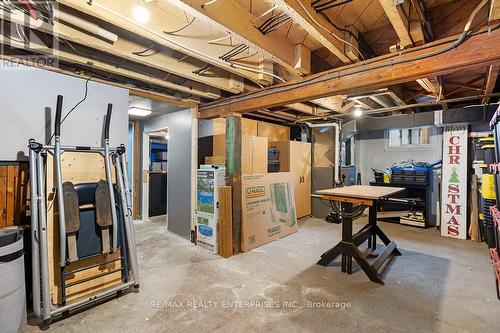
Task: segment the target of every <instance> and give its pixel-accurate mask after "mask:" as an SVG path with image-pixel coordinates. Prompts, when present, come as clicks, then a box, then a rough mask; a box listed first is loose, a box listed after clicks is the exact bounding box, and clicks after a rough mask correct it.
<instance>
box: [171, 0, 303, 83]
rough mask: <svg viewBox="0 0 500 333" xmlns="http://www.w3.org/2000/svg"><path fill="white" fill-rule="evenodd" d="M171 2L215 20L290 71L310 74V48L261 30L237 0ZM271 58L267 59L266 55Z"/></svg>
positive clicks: (180, 0)
mask: <svg viewBox="0 0 500 333" xmlns="http://www.w3.org/2000/svg"><path fill="white" fill-rule="evenodd" d="M167 1H168V2H170V3H171V4H173V5H175V6H177V7H179V8H182V9H184V10H186V11H187V12H189V13H191V14H193V15H195V16H196V17H198V18H200V19H201V20H204V21H207V20H211V21H212V22H217V23H218V24H221V25H222V26H224V27H225V28H227V29H228V30H230V31H231V32H232V33H234V34H236V35H238V36H239V37H240V38H242V39H244V40H246V41H247V44H248V45H251V48H252V49H258V50H259V52H260V53H261V54H269V58H271V57H272V59H273V60H275V61H276V63H278V64H279V65H281V66H283V67H284V68H286V69H287V70H288V71H289V72H290V73H295V74H301V75H303V74H310V72H311V51H310V50H309V49H307V48H306V47H304V46H302V45H297V47H296V46H295V45H293V44H291V43H289V42H288V41H286V40H284V39H281V38H279V37H278V38H276V37H273V36H272V35H266V34H263V33H261V32H260V31H259V30H258V29H257V28H256V27H255V26H254V25H253V24H252V22H253V21H254V20H255V17H254V16H253V15H252V14H251V13H249V12H248V11H247V10H246V9H245V8H243V7H241V6H240V5H239V4H238V2H237V1H217V2H216V3H214V4H212V5H210V6H205V7H202V5H203V4H204V3H206V0H167ZM268 60H270V59H268Z"/></svg>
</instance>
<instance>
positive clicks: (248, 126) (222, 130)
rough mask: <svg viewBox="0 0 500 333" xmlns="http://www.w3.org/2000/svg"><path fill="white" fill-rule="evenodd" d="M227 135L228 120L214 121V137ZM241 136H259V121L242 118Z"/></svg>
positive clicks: (219, 119) (218, 119)
mask: <svg viewBox="0 0 500 333" xmlns="http://www.w3.org/2000/svg"><path fill="white" fill-rule="evenodd" d="M221 134H226V118H215V119H212V135H221ZM241 135H254V136H257V121H256V120H253V119H248V118H241Z"/></svg>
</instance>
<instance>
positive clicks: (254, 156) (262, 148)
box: [241, 135, 268, 174]
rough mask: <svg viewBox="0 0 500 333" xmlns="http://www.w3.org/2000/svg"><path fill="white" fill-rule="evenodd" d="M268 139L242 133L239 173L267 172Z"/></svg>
mask: <svg viewBox="0 0 500 333" xmlns="http://www.w3.org/2000/svg"><path fill="white" fill-rule="evenodd" d="M267 147H268V139H267V138H263V137H258V136H248V135H243V136H242V140H241V173H242V174H250V173H267Z"/></svg>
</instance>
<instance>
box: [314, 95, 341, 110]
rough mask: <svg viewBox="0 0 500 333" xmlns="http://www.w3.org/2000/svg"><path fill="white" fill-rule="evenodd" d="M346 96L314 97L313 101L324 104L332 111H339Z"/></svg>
mask: <svg viewBox="0 0 500 333" xmlns="http://www.w3.org/2000/svg"><path fill="white" fill-rule="evenodd" d="M344 99H345V96H342V95H338V96H330V97H323V98H318V99H314V100H312V101H311V103H314V104H316V105H319V106H322V107H324V108H325V109H328V110H330V111H335V112H338V111H339V110H340V109H341V108H342V103H343V102H344Z"/></svg>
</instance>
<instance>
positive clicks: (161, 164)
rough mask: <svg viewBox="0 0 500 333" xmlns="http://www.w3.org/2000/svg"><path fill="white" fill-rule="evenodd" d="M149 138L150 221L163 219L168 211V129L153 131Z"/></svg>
mask: <svg viewBox="0 0 500 333" xmlns="http://www.w3.org/2000/svg"><path fill="white" fill-rule="evenodd" d="M148 136H149V140H148V141H149V154H148V155H149V175H148V178H149V206H148V212H149V214H148V215H149V217H150V219H155V220H156V219H159V220H161V219H163V218H165V217H166V215H167V211H168V205H167V201H168V195H167V182H168V139H169V133H168V128H163V129H160V130H154V131H152V132H149V133H148Z"/></svg>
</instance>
